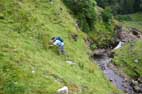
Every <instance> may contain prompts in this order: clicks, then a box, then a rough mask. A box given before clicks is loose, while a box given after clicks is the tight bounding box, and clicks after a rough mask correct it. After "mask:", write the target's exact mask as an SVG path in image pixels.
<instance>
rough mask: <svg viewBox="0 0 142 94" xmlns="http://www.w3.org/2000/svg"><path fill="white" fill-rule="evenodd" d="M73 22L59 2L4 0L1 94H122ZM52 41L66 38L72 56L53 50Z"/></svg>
mask: <svg viewBox="0 0 142 94" xmlns="http://www.w3.org/2000/svg"><path fill="white" fill-rule="evenodd" d="M74 20H75V19H73V18H72V17H71V16H70V15H69V10H67V8H66V7H65V6H64V5H63V3H62V2H61V1H60V0H53V1H52V0H0V94H55V93H56V91H57V89H58V88H60V87H62V86H64V85H67V86H68V87H69V91H70V93H71V94H114V93H115V94H117V93H118V91H117V90H116V89H115V88H114V87H113V86H112V85H111V84H110V83H109V82H108V81H107V80H106V79H105V77H104V75H103V74H102V72H101V71H100V69H99V68H98V67H97V66H96V65H95V64H93V63H92V62H91V61H90V60H89V57H88V55H87V53H88V52H89V49H88V48H87V46H86V44H85V42H84V40H83V39H84V38H85V37H86V35H85V34H84V33H82V32H81V31H80V30H79V29H77V28H76V27H75V21H74ZM72 33H73V34H78V36H79V38H78V41H74V40H73V39H72V38H71V36H70V35H71V34H72ZM52 36H61V37H63V39H64V41H65V50H66V51H67V53H68V56H63V55H58V53H57V52H58V51H57V49H56V48H49V47H48V46H49V45H48V41H49V40H50V38H51V37H52ZM66 60H71V61H73V62H75V63H76V64H75V65H69V64H67V63H66ZM118 94H119V93H118Z"/></svg>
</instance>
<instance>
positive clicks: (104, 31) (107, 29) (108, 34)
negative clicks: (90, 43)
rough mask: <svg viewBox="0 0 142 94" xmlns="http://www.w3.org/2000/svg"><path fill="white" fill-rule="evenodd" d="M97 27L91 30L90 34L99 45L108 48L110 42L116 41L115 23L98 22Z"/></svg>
mask: <svg viewBox="0 0 142 94" xmlns="http://www.w3.org/2000/svg"><path fill="white" fill-rule="evenodd" d="M95 28H96V30H95V31H94V32H89V33H88V35H89V36H90V37H91V39H93V40H94V43H95V44H96V46H97V47H99V48H108V47H109V44H111V43H112V42H113V41H114V39H113V37H114V36H115V32H113V28H114V26H113V24H107V23H101V22H96V23H95Z"/></svg>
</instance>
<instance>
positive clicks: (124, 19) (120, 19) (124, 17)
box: [116, 15, 132, 21]
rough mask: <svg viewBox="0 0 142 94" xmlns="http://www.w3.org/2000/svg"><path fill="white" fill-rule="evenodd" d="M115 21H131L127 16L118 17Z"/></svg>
mask: <svg viewBox="0 0 142 94" xmlns="http://www.w3.org/2000/svg"><path fill="white" fill-rule="evenodd" d="M116 19H117V20H119V21H131V20H132V19H131V17H130V16H129V15H118V16H116Z"/></svg>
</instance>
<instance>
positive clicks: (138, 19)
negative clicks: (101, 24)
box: [122, 13, 142, 31]
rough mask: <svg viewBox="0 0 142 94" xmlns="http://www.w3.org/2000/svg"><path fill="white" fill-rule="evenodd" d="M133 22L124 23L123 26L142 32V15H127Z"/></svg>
mask: <svg viewBox="0 0 142 94" xmlns="http://www.w3.org/2000/svg"><path fill="white" fill-rule="evenodd" d="M127 16H128V17H129V18H130V19H131V20H127V21H125V20H124V21H122V24H123V25H124V26H126V27H132V28H137V29H139V30H141V31H142V13H135V14H130V15H127Z"/></svg>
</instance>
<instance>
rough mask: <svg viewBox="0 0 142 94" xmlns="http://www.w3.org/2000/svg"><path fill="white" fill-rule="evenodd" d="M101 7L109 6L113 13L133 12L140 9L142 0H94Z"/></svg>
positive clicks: (141, 8)
mask: <svg viewBox="0 0 142 94" xmlns="http://www.w3.org/2000/svg"><path fill="white" fill-rule="evenodd" d="M96 1H97V3H98V5H99V6H101V7H102V8H105V7H111V9H112V10H113V13H114V14H127V13H134V12H138V11H141V10H142V6H141V4H142V0H96Z"/></svg>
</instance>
